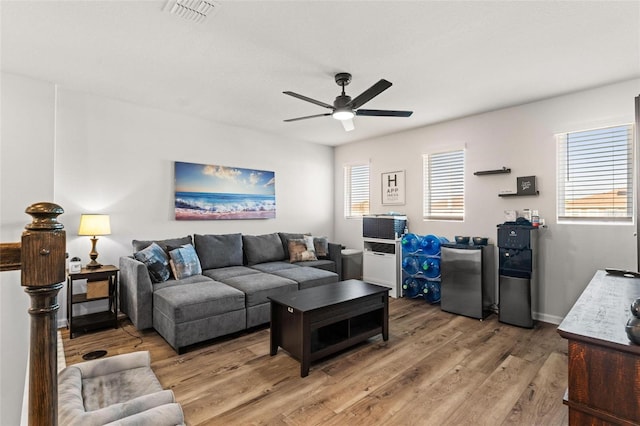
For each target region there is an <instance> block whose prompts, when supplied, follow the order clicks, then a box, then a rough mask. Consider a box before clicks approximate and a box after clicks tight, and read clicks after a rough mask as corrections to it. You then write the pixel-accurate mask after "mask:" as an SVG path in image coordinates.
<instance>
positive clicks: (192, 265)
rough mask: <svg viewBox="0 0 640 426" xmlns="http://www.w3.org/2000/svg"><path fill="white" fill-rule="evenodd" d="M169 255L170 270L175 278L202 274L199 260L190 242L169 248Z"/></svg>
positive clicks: (179, 278)
mask: <svg viewBox="0 0 640 426" xmlns="http://www.w3.org/2000/svg"><path fill="white" fill-rule="evenodd" d="M169 256H170V257H171V270H172V271H173V276H174V277H176V279H177V280H181V279H183V278H187V277H190V276H192V275H201V274H202V267H201V266H200V260H199V259H198V255H197V254H196V250H195V249H194V248H193V246H192V245H191V244H185V245H183V246H182V247H178V248H175V249H173V250H171V251H170V252H169Z"/></svg>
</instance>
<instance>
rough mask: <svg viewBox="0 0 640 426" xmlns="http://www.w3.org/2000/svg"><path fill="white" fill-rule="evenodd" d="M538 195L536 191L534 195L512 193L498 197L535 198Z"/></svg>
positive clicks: (538, 192)
mask: <svg viewBox="0 0 640 426" xmlns="http://www.w3.org/2000/svg"><path fill="white" fill-rule="evenodd" d="M538 195H540V191H536V193H535V194H516V193H513V192H509V193H506V194H498V197H535V196H538Z"/></svg>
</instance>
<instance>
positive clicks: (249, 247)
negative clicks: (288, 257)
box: [242, 233, 285, 266]
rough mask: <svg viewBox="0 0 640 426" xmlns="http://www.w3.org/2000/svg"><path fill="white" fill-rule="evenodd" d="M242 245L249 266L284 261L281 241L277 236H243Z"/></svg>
mask: <svg viewBox="0 0 640 426" xmlns="http://www.w3.org/2000/svg"><path fill="white" fill-rule="evenodd" d="M242 245H243V247H244V253H245V255H246V256H247V264H248V265H249V266H252V265H257V264H258V263H264V262H274V261H277V260H284V259H285V257H284V249H283V248H282V240H281V239H280V237H279V236H278V234H275V233H274V234H266V235H243V236H242Z"/></svg>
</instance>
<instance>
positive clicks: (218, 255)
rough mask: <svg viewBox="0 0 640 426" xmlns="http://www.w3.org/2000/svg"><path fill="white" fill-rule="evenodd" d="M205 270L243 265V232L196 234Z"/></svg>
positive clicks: (199, 254)
mask: <svg viewBox="0 0 640 426" xmlns="http://www.w3.org/2000/svg"><path fill="white" fill-rule="evenodd" d="M193 239H194V241H195V243H196V253H197V254H198V257H199V258H200V265H201V266H202V269H203V270H207V269H215V268H224V267H226V266H242V234H226V235H198V234H195V235H194V238H193Z"/></svg>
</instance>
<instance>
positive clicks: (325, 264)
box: [295, 259, 338, 272]
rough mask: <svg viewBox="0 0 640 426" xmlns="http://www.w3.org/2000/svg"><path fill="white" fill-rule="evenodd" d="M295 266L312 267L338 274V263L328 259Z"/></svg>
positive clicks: (297, 263) (298, 263) (309, 261)
mask: <svg viewBox="0 0 640 426" xmlns="http://www.w3.org/2000/svg"><path fill="white" fill-rule="evenodd" d="M295 266H311V267H314V268H318V269H324V270H325V271H331V272H338V271H337V270H336V262H334V261H333V260H326V259H318V260H308V261H305V262H296V263H295Z"/></svg>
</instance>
